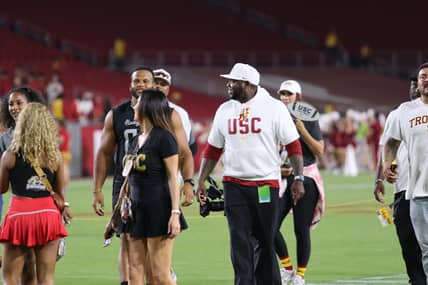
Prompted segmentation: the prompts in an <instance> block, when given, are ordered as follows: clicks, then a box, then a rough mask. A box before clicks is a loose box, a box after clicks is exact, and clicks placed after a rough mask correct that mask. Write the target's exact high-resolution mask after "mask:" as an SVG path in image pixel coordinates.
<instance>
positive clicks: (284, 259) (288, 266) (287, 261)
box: [279, 256, 293, 270]
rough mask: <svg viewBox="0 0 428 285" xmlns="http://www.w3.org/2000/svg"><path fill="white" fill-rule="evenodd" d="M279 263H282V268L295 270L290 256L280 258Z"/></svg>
mask: <svg viewBox="0 0 428 285" xmlns="http://www.w3.org/2000/svg"><path fill="white" fill-rule="evenodd" d="M279 261H280V262H281V266H282V267H284V268H285V269H287V270H293V265H292V264H291V259H290V257H289V256H284V257H280V258H279Z"/></svg>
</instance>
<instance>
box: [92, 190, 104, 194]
mask: <svg viewBox="0 0 428 285" xmlns="http://www.w3.org/2000/svg"><path fill="white" fill-rule="evenodd" d="M101 192H102V191H101V190H99V191H96V190H94V191H92V194H96V193H101Z"/></svg>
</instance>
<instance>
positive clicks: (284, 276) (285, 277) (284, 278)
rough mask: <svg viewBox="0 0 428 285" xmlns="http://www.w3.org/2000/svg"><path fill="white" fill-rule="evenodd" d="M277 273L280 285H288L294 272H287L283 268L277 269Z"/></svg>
mask: <svg viewBox="0 0 428 285" xmlns="http://www.w3.org/2000/svg"><path fill="white" fill-rule="evenodd" d="M279 273H280V274H281V283H282V285H289V284H291V281H292V280H293V278H294V275H295V272H294V270H287V269H285V268H281V269H279Z"/></svg>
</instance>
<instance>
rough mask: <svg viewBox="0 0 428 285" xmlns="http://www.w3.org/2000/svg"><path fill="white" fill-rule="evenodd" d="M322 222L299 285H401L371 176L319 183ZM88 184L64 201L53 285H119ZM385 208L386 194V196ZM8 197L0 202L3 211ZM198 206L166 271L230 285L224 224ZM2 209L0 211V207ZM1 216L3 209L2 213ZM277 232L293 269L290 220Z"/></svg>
mask: <svg viewBox="0 0 428 285" xmlns="http://www.w3.org/2000/svg"><path fill="white" fill-rule="evenodd" d="M324 180H325V189H326V214H325V216H324V218H323V220H322V221H321V223H320V224H319V225H318V227H317V228H316V229H315V230H314V231H312V255H311V260H310V262H309V266H308V270H307V272H306V280H307V281H306V283H307V284H348V285H349V284H386V283H388V284H406V279H405V276H404V275H403V274H404V273H405V269H404V264H403V261H402V259H401V253H400V248H399V244H398V240H397V237H396V235H395V228H394V226H393V225H390V226H387V227H382V226H381V225H380V223H379V220H378V219H377V217H376V214H375V211H376V210H377V209H378V208H379V207H380V206H379V204H378V203H377V202H376V201H375V200H374V198H373V194H372V191H373V175H372V174H364V175H360V176H358V177H341V176H330V175H324ZM110 185H111V181H107V182H106V184H105V187H104V193H105V200H106V204H107V205H106V209H111V205H110V201H111V190H110V189H111V188H110ZM91 189H92V181H91V180H89V179H88V180H73V181H72V183H71V185H70V187H69V191H68V201H69V202H70V204H71V209H72V211H73V214H74V219H73V222H72V224H71V225H70V226H69V227H68V231H69V237H68V239H67V254H66V256H65V257H64V258H63V259H61V260H60V261H59V262H58V264H57V269H56V283H57V284H61V285H67V284H70V285H71V284H103V285H109V284H112V285H113V284H119V282H118V280H119V279H118V273H117V253H118V245H119V242H118V239H115V240H114V241H113V244H112V245H111V246H110V247H107V248H102V243H103V230H104V226H105V224H106V222H107V219H108V216H105V217H98V216H96V215H95V214H94V213H93V211H92V207H91V202H92V193H91ZM387 191H388V194H387V197H388V202H390V201H391V200H392V188H391V187H390V186H388V188H387ZM9 195H10V194H6V195H5V200H6V201H5V205H7V199H8V197H9ZM198 207H199V205H198V204H196V203H195V204H194V205H192V206H191V207H188V208H184V209H183V211H184V213H185V216H186V218H187V221H188V223H189V229H188V230H186V231H185V232H183V233H182V234H181V235H180V236H179V237H178V238H177V240H176V244H175V250H174V258H173V266H174V269H175V271H176V273H177V275H178V278H179V284H182V285H200V284H201V283H203V284H204V285H223V284H233V271H232V266H231V263H230V258H229V236H228V230H227V224H226V220H225V218H224V216H223V215H222V214H221V213H212V214H211V215H210V216H208V217H207V218H202V217H200V216H199V214H198V210H199V208H198ZM6 208H7V207H6ZM5 211H6V209H4V212H5ZM282 231H283V233H284V234H285V237H286V240H287V241H288V245H289V248H290V252H291V257H292V260H293V261H294V264H295V259H296V258H295V241H294V236H293V227H292V219H290V218H288V219H287V220H286V221H285V222H284V224H283V226H282Z"/></svg>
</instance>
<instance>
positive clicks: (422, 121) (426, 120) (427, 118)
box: [409, 115, 428, 128]
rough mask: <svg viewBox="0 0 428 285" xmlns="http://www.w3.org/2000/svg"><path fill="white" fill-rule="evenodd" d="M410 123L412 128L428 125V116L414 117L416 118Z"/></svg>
mask: <svg viewBox="0 0 428 285" xmlns="http://www.w3.org/2000/svg"><path fill="white" fill-rule="evenodd" d="M409 123H410V127H411V128H413V127H416V126H418V125H421V124H426V123H428V115H423V116H417V117H414V118H412V119H410V120H409Z"/></svg>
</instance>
